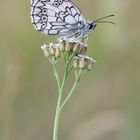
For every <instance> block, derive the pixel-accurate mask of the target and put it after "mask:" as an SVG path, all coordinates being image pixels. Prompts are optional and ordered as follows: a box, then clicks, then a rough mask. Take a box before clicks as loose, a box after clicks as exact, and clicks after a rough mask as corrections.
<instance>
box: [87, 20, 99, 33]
mask: <svg viewBox="0 0 140 140" xmlns="http://www.w3.org/2000/svg"><path fill="white" fill-rule="evenodd" d="M96 25H97V24H96V23H94V22H92V21H88V29H89V31H92V30H94V29H95V27H96Z"/></svg>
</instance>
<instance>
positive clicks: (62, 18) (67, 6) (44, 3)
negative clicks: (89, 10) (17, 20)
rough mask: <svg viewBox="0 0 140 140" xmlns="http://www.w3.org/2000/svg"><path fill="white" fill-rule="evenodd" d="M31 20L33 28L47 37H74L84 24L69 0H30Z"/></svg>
mask: <svg viewBox="0 0 140 140" xmlns="http://www.w3.org/2000/svg"><path fill="white" fill-rule="evenodd" d="M31 18H32V23H33V25H34V26H35V28H36V29H37V30H38V31H41V32H42V33H44V34H47V35H57V36H71V35H75V34H77V33H78V32H79V30H80V29H81V28H82V27H83V26H84V25H85V24H86V20H85V18H84V16H83V15H82V14H81V11H80V10H79V8H78V7H77V6H76V5H75V4H74V3H73V2H72V1H71V0H31Z"/></svg>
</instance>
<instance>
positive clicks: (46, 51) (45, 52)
mask: <svg viewBox="0 0 140 140" xmlns="http://www.w3.org/2000/svg"><path fill="white" fill-rule="evenodd" d="M41 49H42V50H43V51H44V55H45V57H49V56H50V53H49V49H48V46H47V45H45V44H44V45H43V46H41Z"/></svg>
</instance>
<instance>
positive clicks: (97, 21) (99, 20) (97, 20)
mask: <svg viewBox="0 0 140 140" xmlns="http://www.w3.org/2000/svg"><path fill="white" fill-rule="evenodd" d="M113 16H115V15H108V16H105V17H102V18H99V19H96V20H95V21H94V23H99V22H100V23H111V24H115V22H111V21H102V19H105V18H109V17H113Z"/></svg>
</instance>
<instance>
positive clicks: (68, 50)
mask: <svg viewBox="0 0 140 140" xmlns="http://www.w3.org/2000/svg"><path fill="white" fill-rule="evenodd" d="M65 50H66V52H70V50H71V44H70V43H69V42H68V43H66V47H65Z"/></svg>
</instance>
